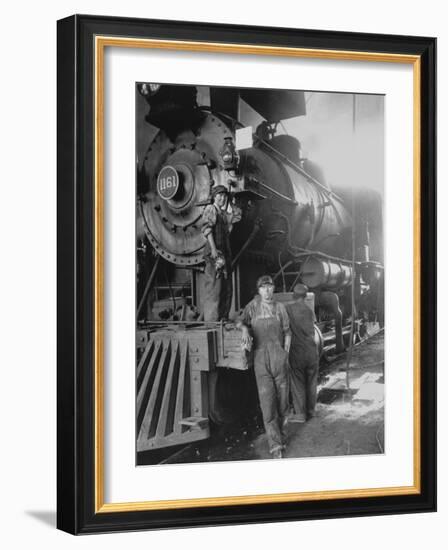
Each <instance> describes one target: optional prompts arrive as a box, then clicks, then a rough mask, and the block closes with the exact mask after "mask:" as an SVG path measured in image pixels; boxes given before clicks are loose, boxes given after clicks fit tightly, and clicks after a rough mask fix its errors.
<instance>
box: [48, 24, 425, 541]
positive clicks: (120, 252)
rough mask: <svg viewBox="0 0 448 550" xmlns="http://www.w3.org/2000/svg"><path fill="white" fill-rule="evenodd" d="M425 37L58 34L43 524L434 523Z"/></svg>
mask: <svg viewBox="0 0 448 550" xmlns="http://www.w3.org/2000/svg"><path fill="white" fill-rule="evenodd" d="M435 75H436V40H435V39H434V38H426V37H409V36H395V35H373V34H372V35H368V34H355V33H343V32H332V31H316V30H303V29H284V28H281V29H280V28H265V27H246V26H233V25H218V24H214V23H207V24H206V23H192V22H179V21H158V20H140V19H126V18H111V17H97V16H88V15H75V16H72V17H69V18H67V19H63V20H61V21H58V514H57V518H58V519H57V520H58V528H60V529H62V530H64V531H67V532H69V533H73V534H82V533H97V532H98V533H99V532H110V531H124V530H138V529H159V528H167V527H186V526H206V525H225V524H238V523H254V522H267V521H291V520H303V519H316V518H320V519H321V518H334V517H349V516H361V515H374V514H393V513H405V512H409V513H410V512H424V511H434V510H435V508H436V459H435V456H436V430H435V427H436V391H435V380H436V371H435V369H436V357H435V349H436V347H435V338H436V336H435V334H436V305H435V299H436V280H435V279H436V269H435V268H436V252H435V243H436V234H435V225H436V220H435V189H436V187H435V186H436V165H435V151H436V147H435V139H436V135H435V127H436V126H435V95H436V94H435Z"/></svg>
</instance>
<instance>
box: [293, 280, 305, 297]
mask: <svg viewBox="0 0 448 550" xmlns="http://www.w3.org/2000/svg"><path fill="white" fill-rule="evenodd" d="M307 292H308V287H307V286H306V285H302V284H297V285H296V286H295V287H294V288H293V295H292V296H293V298H294V299H295V300H297V299H298V298H305V296H306V293H307Z"/></svg>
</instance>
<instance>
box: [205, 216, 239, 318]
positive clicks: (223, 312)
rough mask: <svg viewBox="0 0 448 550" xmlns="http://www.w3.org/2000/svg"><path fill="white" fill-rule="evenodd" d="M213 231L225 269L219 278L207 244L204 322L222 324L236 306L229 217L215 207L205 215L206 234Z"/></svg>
mask: <svg viewBox="0 0 448 550" xmlns="http://www.w3.org/2000/svg"><path fill="white" fill-rule="evenodd" d="M207 231H208V232H212V234H213V239H214V241H215V246H216V249H217V250H218V251H219V252H221V253H222V255H223V256H224V260H225V269H224V270H222V272H221V273H220V274H219V275H218V276H216V268H215V260H214V259H213V258H212V257H211V254H210V245H209V243H208V242H207V243H206V245H205V249H204V261H205V273H204V275H205V278H204V321H220V320H221V319H227V318H228V316H229V311H230V306H231V304H232V255H231V250H230V239H229V222H228V220H227V215H226V213H225V212H223V211H222V210H219V209H217V208H215V207H214V206H213V205H211V206H208V207H207V209H206V210H205V212H204V227H203V233H204V235H207Z"/></svg>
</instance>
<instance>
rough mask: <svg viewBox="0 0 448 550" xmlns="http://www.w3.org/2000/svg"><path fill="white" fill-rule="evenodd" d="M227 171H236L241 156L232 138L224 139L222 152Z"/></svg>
mask: <svg viewBox="0 0 448 550" xmlns="http://www.w3.org/2000/svg"><path fill="white" fill-rule="evenodd" d="M220 155H221V158H222V161H223V163H224V168H225V170H235V169H236V167H237V165H238V160H239V156H238V153H237V152H236V150H235V144H234V143H233V139H232V138H231V137H226V138H224V147H223V148H222V149H221V151H220Z"/></svg>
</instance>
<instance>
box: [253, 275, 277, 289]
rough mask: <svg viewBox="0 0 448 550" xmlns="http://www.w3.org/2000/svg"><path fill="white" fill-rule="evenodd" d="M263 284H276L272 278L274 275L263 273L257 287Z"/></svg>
mask: <svg viewBox="0 0 448 550" xmlns="http://www.w3.org/2000/svg"><path fill="white" fill-rule="evenodd" d="M263 285H272V286H274V281H273V280H272V277H271V276H270V275H262V276H261V277H259V278H258V280H257V289H259V288H260V286H263Z"/></svg>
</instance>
